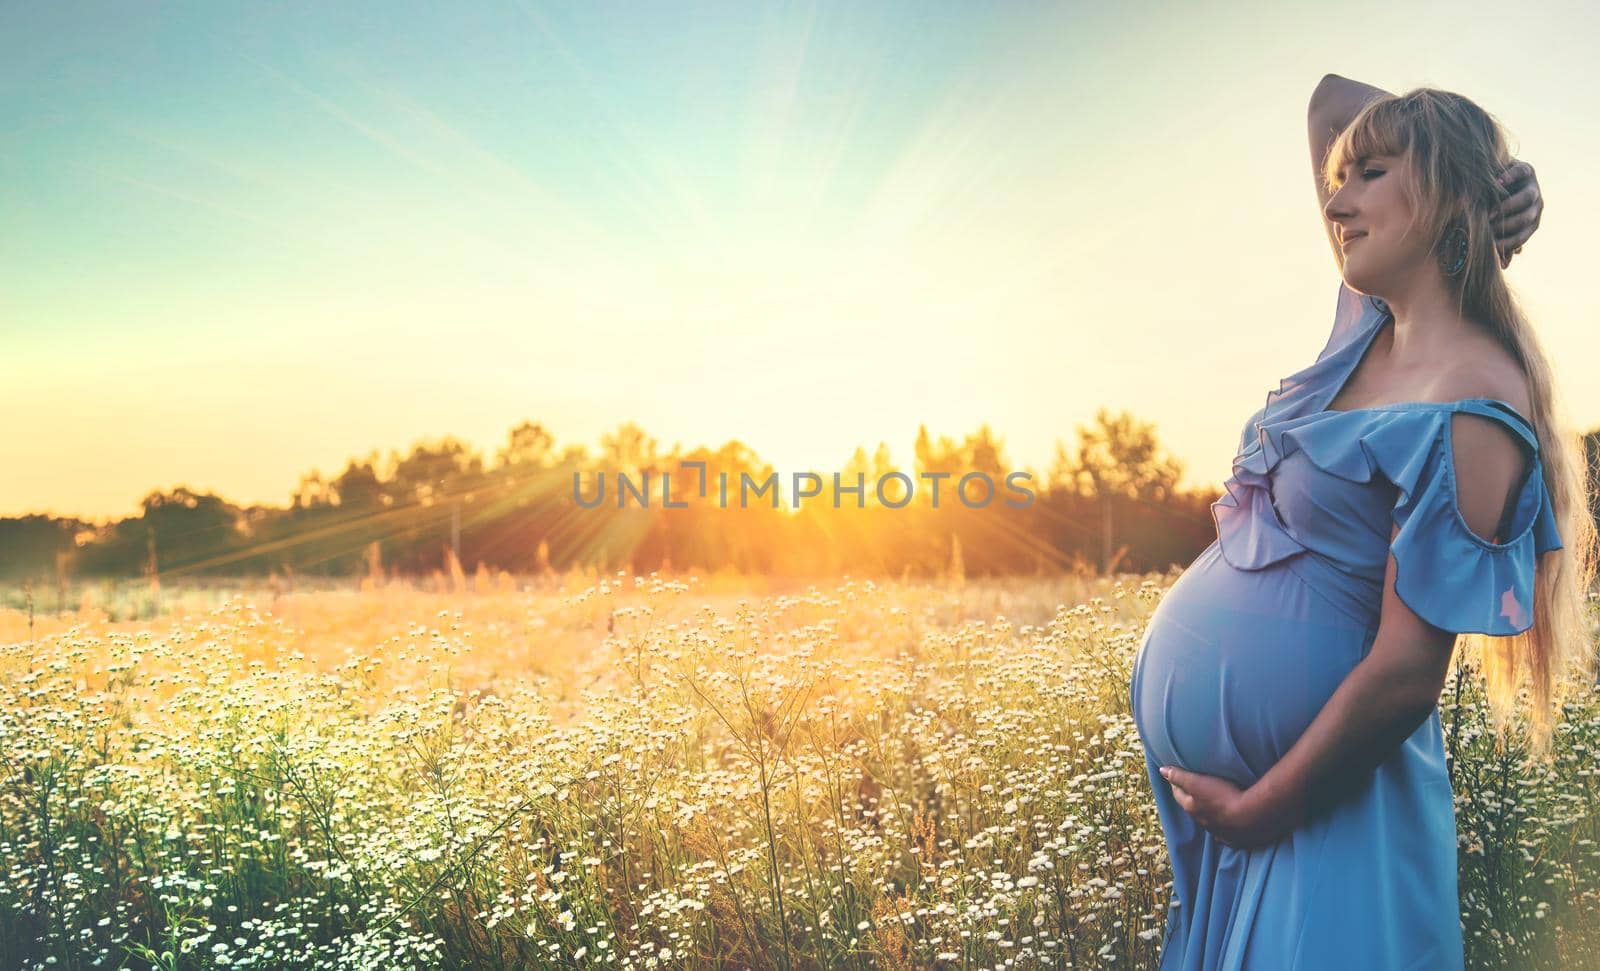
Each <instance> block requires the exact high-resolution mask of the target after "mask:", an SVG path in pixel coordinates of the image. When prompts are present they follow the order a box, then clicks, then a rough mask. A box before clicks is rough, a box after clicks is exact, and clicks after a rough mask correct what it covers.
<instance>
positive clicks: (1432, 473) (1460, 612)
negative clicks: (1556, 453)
mask: <svg viewBox="0 0 1600 971" xmlns="http://www.w3.org/2000/svg"><path fill="white" fill-rule="evenodd" d="M1470 410H1473V411H1475V412H1477V413H1480V414H1487V415H1489V416H1490V417H1499V418H1500V419H1501V421H1502V422H1503V423H1504V424H1506V425H1507V427H1508V428H1509V429H1511V430H1512V432H1513V433H1514V434H1517V435H1519V436H1520V437H1522V439H1523V440H1524V441H1525V442H1527V441H1530V440H1531V438H1532V435H1531V432H1529V431H1526V430H1525V429H1524V427H1523V426H1521V425H1520V424H1514V423H1513V421H1512V420H1511V419H1508V418H1506V417H1505V416H1504V412H1503V411H1500V410H1499V409H1497V408H1494V407H1493V406H1491V405H1490V404H1489V403H1482V404H1478V405H1475V406H1474V407H1473V408H1472V409H1470ZM1453 414H1454V412H1452V411H1441V412H1439V421H1438V422H1437V425H1436V426H1435V430H1434V433H1433V434H1432V436H1431V437H1430V439H1429V440H1428V441H1427V442H1425V443H1421V444H1419V445H1418V446H1417V447H1416V448H1415V450H1414V452H1413V453H1412V454H1409V455H1404V456H1388V457H1387V458H1388V461H1385V462H1384V463H1383V464H1384V465H1385V466H1387V467H1388V468H1389V469H1390V470H1391V472H1390V474H1391V478H1392V479H1394V481H1395V484H1396V485H1397V486H1398V487H1399V495H1398V499H1397V501H1396V503H1395V506H1394V510H1393V520H1394V524H1395V525H1396V526H1397V527H1398V532H1397V533H1395V535H1394V538H1393V540H1392V541H1391V542H1390V545H1389V549H1390V551H1391V552H1392V553H1393V554H1394V560H1395V583H1394V586H1395V594H1396V595H1397V596H1398V597H1399V598H1400V600H1401V601H1402V602H1404V603H1405V605H1406V606H1407V607H1410V608H1411V610H1412V612H1413V613H1415V614H1416V615H1417V616H1418V617H1420V618H1422V619H1423V620H1425V621H1427V622H1428V623H1430V624H1432V625H1433V626H1435V627H1438V628H1442V629H1443V630H1447V631H1450V632H1452V633H1457V634H1464V633H1478V634H1490V635H1493V636H1496V637H1506V636H1509V635H1512V634H1520V633H1522V632H1523V631H1525V630H1527V629H1528V628H1530V627H1532V626H1533V593H1534V573H1535V568H1536V566H1537V564H1538V559H1539V555H1540V554H1542V553H1545V552H1548V551H1549V550H1554V549H1560V548H1561V546H1562V543H1561V535H1560V531H1559V530H1558V528H1557V524H1556V519H1555V513H1554V510H1553V509H1552V506H1551V500H1550V495H1549V492H1548V490H1547V489H1546V487H1545V482H1544V472H1543V469H1542V468H1541V463H1540V461H1539V455H1538V451H1537V443H1536V442H1534V452H1533V456H1532V459H1531V461H1530V463H1529V469H1528V472H1527V475H1526V476H1525V477H1524V479H1523V480H1522V485H1521V488H1520V491H1519V493H1518V498H1517V502H1516V506H1515V508H1514V509H1513V511H1512V513H1511V517H1510V525H1509V527H1508V528H1507V530H1506V536H1507V537H1508V538H1507V539H1506V541H1505V542H1503V543H1494V542H1491V541H1489V540H1486V539H1484V538H1483V537H1481V536H1479V535H1478V534H1477V533H1474V532H1473V531H1472V529H1471V527H1469V526H1468V525H1467V522H1466V520H1465V519H1464V518H1462V515H1461V509H1460V506H1459V504H1458V503H1457V491H1456V477H1455V461H1454V456H1453V454H1452V450H1451V434H1450V429H1451V418H1452V416H1453Z"/></svg>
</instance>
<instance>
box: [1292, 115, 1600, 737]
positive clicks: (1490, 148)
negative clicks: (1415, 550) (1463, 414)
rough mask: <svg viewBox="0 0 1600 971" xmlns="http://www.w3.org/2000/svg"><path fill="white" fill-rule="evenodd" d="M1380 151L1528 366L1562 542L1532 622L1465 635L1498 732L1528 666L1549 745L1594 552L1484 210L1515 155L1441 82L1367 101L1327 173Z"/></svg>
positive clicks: (1484, 312)
mask: <svg viewBox="0 0 1600 971" xmlns="http://www.w3.org/2000/svg"><path fill="white" fill-rule="evenodd" d="M1377 155H1392V156H1397V157H1400V158H1402V159H1403V160H1404V161H1403V163H1402V164H1405V165H1408V166H1410V169H1411V173H1412V175H1413V176H1414V177H1413V178H1412V179H1411V180H1409V184H1407V186H1406V197H1407V199H1408V200H1409V201H1410V202H1411V211H1412V220H1413V222H1412V227H1413V228H1414V229H1420V230H1421V231H1422V233H1423V234H1424V236H1423V238H1424V239H1427V240H1429V241H1431V243H1432V244H1433V246H1434V248H1435V252H1438V247H1439V245H1440V243H1441V242H1442V241H1443V237H1444V235H1445V234H1446V233H1447V232H1448V231H1449V230H1450V229H1452V228H1454V227H1460V228H1461V229H1464V230H1465V231H1466V234H1467V261H1466V266H1465V267H1464V268H1463V269H1462V271H1461V272H1460V273H1459V274H1458V275H1456V276H1454V277H1451V276H1445V277H1444V279H1445V281H1446V285H1448V286H1453V287H1454V288H1455V292H1456V295H1457V300H1458V307H1459V310H1460V312H1461V314H1462V316H1463V317H1464V318H1469V319H1474V320H1479V321H1483V322H1484V323H1486V324H1487V325H1488V326H1489V328H1490V330H1491V331H1492V332H1493V333H1494V335H1495V337H1496V338H1497V339H1498V340H1499V341H1500V343H1501V344H1502V345H1504V346H1505V347H1506V349H1507V350H1508V351H1510V352H1511V353H1512V354H1513V355H1514V356H1515V358H1516V360H1517V362H1518V363H1519V364H1520V365H1521V367H1522V370H1523V373H1524V374H1525V375H1526V376H1527V381H1528V396H1529V398H1530V399H1531V401H1532V403H1533V414H1531V415H1529V416H1528V417H1529V418H1530V419H1531V420H1532V422H1533V426H1534V429H1535V431H1536V432H1537V434H1538V438H1539V450H1540V453H1541V454H1542V456H1543V467H1544V479H1545V486H1546V487H1547V488H1548V489H1549V491H1550V496H1551V499H1552V500H1553V504H1554V510H1553V511H1554V513H1555V517H1556V522H1557V523H1558V525H1559V527H1560V530H1561V538H1562V543H1563V544H1564V545H1563V548H1562V549H1559V550H1551V551H1550V552H1548V553H1545V554H1544V555H1543V557H1542V559H1541V561H1540V562H1539V563H1538V564H1537V570H1536V580H1535V590H1534V609H1533V617H1534V624H1533V626H1532V627H1531V628H1529V629H1528V630H1527V631H1525V632H1523V633H1521V634H1517V635H1513V636H1511V637H1488V636H1485V635H1481V634H1474V635H1471V637H1472V640H1471V641H1469V643H1472V644H1475V645H1476V646H1478V647H1479V648H1480V654H1481V657H1482V663H1483V672H1484V682H1485V688H1486V691H1487V694H1488V699H1489V706H1490V709H1491V711H1492V713H1493V714H1494V716H1495V722H1496V726H1497V735H1498V738H1499V741H1500V742H1501V743H1502V744H1503V743H1504V729H1505V727H1506V724H1507V722H1508V721H1509V716H1510V715H1511V714H1512V712H1513V710H1514V709H1515V706H1516V700H1517V691H1518V681H1519V675H1522V674H1524V673H1525V674H1526V675H1527V677H1528V680H1529V681H1530V682H1531V687H1532V691H1533V710H1532V713H1531V724H1532V729H1533V731H1532V732H1531V735H1530V738H1529V741H1530V743H1531V750H1532V752H1533V753H1534V754H1536V755H1541V756H1547V755H1548V754H1549V746H1550V736H1551V734H1552V732H1553V729H1554V726H1553V724H1552V718H1551V710H1552V708H1553V706H1554V705H1555V704H1558V703H1559V700H1560V697H1561V694H1562V693H1563V692H1562V688H1563V686H1564V685H1565V683H1566V678H1567V676H1568V674H1569V673H1580V674H1581V675H1582V676H1583V677H1586V678H1589V677H1592V671H1591V665H1593V664H1594V662H1595V651H1594V644H1593V640H1592V628H1591V624H1590V620H1589V613H1588V609H1587V607H1588V591H1589V586H1590V583H1591V582H1592V581H1593V579H1594V574H1595V560H1596V552H1597V551H1596V545H1595V544H1596V536H1595V524H1594V520H1593V518H1592V514H1591V512H1590V501H1591V500H1590V495H1591V492H1592V491H1593V479H1592V475H1591V472H1590V470H1589V463H1588V460H1587V454H1586V451H1585V449H1584V447H1583V444H1582V439H1581V437H1580V436H1578V435H1577V434H1575V433H1573V432H1572V431H1570V430H1569V429H1568V428H1567V427H1566V425H1565V422H1564V420H1562V419H1561V418H1559V417H1558V412H1557V408H1556V403H1557V398H1556V395H1555V388H1554V386H1553V381H1552V376H1551V373H1550V363H1549V359H1548V358H1547V357H1546V356H1545V353H1544V349H1543V348H1542V347H1541V346H1540V343H1539V339H1538V337H1537V335H1535V334H1534V332H1533V328H1532V326H1531V325H1529V323H1528V320H1527V318H1526V317H1525V316H1524V315H1523V313H1522V310H1521V308H1520V307H1519V306H1518V305H1517V301H1516V300H1515V299H1513V297H1512V294H1511V291H1510V289H1509V288H1508V286H1507V285H1506V279H1505V274H1504V273H1503V272H1502V270H1501V268H1500V260H1499V256H1498V254H1497V253H1496V251H1495V246H1494V232H1493V230H1492V229H1491V227H1490V225H1489V219H1490V214H1491V212H1492V210H1493V209H1494V207H1495V206H1497V205H1499V204H1500V203H1501V202H1503V201H1504V200H1505V198H1506V197H1507V195H1508V194H1509V193H1508V192H1507V190H1506V189H1504V188H1503V187H1501V185H1500V183H1499V181H1498V179H1499V176H1500V175H1501V173H1502V172H1504V171H1505V169H1506V167H1507V166H1509V165H1510V164H1511V163H1512V161H1513V160H1512V157H1511V153H1510V152H1509V151H1508V150H1507V147H1506V138H1505V133H1504V131H1503V130H1502V128H1501V126H1500V124H1499V122H1498V121H1496V120H1495V119H1494V118H1493V117H1491V116H1490V115H1489V114H1488V113H1487V112H1486V111H1484V110H1483V109H1482V108H1480V107H1478V105H1477V104H1475V103H1473V102H1472V101H1471V100H1469V99H1467V98H1464V97H1462V96H1461V95H1459V94H1454V93H1452V92H1449V91H1441V90H1439V89H1437V88H1415V89H1413V90H1411V91H1408V92H1406V93H1405V94H1402V95H1389V96H1386V97H1380V98H1376V99H1374V100H1372V101H1369V102H1367V103H1366V104H1365V105H1364V106H1362V108H1361V110H1360V111H1359V112H1358V113H1357V114H1356V116H1355V118H1354V119H1352V120H1351V122H1350V124H1349V125H1348V126H1346V128H1345V130H1344V131H1343V132H1341V133H1340V134H1339V136H1338V137H1337V138H1336V139H1335V140H1334V143H1333V145H1332V146H1330V148H1329V150H1328V157H1327V161H1326V162H1325V167H1324V169H1323V173H1322V174H1323V179H1324V181H1325V182H1326V183H1327V184H1328V185H1329V186H1330V187H1337V186H1338V184H1339V176H1340V173H1341V172H1342V171H1343V170H1344V167H1345V166H1346V165H1347V164H1349V163H1350V162H1352V161H1354V160H1356V159H1361V158H1370V157H1372V156H1377ZM1452 255H1453V252H1452ZM1558 420H1562V424H1561V425H1560V426H1558V425H1557V421H1558Z"/></svg>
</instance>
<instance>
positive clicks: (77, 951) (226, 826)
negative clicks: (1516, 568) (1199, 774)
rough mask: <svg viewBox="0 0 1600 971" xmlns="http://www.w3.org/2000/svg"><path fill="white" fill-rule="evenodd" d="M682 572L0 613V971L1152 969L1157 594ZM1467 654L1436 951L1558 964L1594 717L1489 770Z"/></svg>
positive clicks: (1582, 867)
mask: <svg viewBox="0 0 1600 971" xmlns="http://www.w3.org/2000/svg"><path fill="white" fill-rule="evenodd" d="M708 586H710V585H698V584H684V583H679V582H674V581H667V580H662V579H659V578H653V577H652V578H643V579H640V578H623V579H621V580H618V579H615V578H605V579H596V580H594V581H592V582H587V583H583V584H578V585H572V584H571V582H570V578H569V581H568V586H567V587H565V588H563V587H561V586H559V585H555V586H550V587H547V588H540V589H518V588H517V586H516V585H515V584H514V583H508V582H506V581H505V578H498V579H493V580H491V579H490V578H486V577H483V576H476V577H471V578H468V577H467V576H466V575H465V574H464V573H462V572H460V571H452V573H451V575H450V576H449V577H448V578H447V579H446V578H441V581H440V583H439V584H438V587H439V588H438V589H436V590H417V589H408V588H404V587H400V586H397V585H394V584H384V583H382V582H381V580H378V581H373V580H370V579H369V581H368V583H367V584H366V586H365V588H364V589H363V590H362V591H361V592H359V593H358V592H339V591H313V592H288V593H283V594H282V595H280V596H277V597H276V598H275V599H274V603H273V606H272V607H271V608H270V609H267V608H264V607H260V606H257V605H255V603H253V602H252V600H250V599H248V598H243V597H238V596H232V597H228V598H225V599H223V600H222V601H221V603H220V604H217V605H215V606H207V607H206V608H205V609H203V610H199V611H197V612H193V613H189V614H182V613H179V612H176V611H174V612H169V613H161V614H157V615H156V616H148V615H145V614H143V613H139V612H134V613H125V614H122V616H123V617H126V618H128V619H123V620H117V619H113V618H112V616H111V615H110V612H109V611H106V612H102V613H96V614H89V613H87V612H85V613H82V614H79V615H75V616H68V617H66V618H54V617H41V618H37V619H36V626H35V628H34V629H33V631H32V633H31V635H30V634H29V633H28V632H27V630H26V629H25V627H24V625H23V621H22V620H21V619H20V617H19V616H3V617H0V641H4V642H5V644H4V646H3V647H0V966H3V967H7V968H10V967H19V968H34V967H38V968H43V967H51V968H88V967H115V966H137V967H161V968H201V967H240V966H244V967H272V968H337V967H363V968H365V967H383V968H390V967H394V968H407V967H450V968H454V967H483V968H514V967H541V968H544V967H556V968H559V967H579V966H591V965H614V966H619V967H631V968H653V967H773V968H817V967H828V968H836V967H842V968H877V967H890V968H893V967H908V968H909V967H918V968H921V967H950V968H956V967H961V968H971V967H997V966H1049V967H1105V966H1120V967H1133V968H1143V967H1151V966H1153V965H1154V963H1155V960H1156V956H1157V954H1158V951H1159V946H1160V942H1161V931H1162V925H1163V921H1164V918H1165V914H1166V901H1167V896H1168V893H1169V891H1170V887H1171V885H1170V872H1169V870H1168V867H1167V863H1166V859H1165V848H1164V845H1163V842H1162V835H1161V829H1160V826H1159V823H1158V821H1157V819H1156V816H1155V812H1154V806H1153V804H1152V802H1151V800H1150V796H1149V792H1148V784H1147V782H1146V781H1145V780H1146V776H1145V768H1144V763H1143V759H1142V754H1141V752H1142V750H1141V748H1140V746H1139V741H1138V737H1137V734H1136V733H1135V731H1134V728H1133V724H1132V720H1131V718H1130V715H1129V712H1128V711H1127V701H1126V699H1127V684H1128V674H1129V670H1130V667H1131V662H1132V657H1133V653H1134V650H1135V648H1136V647H1137V645H1138V641H1139V635H1140V633H1141V631H1142V629H1143V623H1144V621H1145V619H1146V618H1147V617H1148V615H1149V612H1150V610H1151V609H1152V608H1153V606H1154V605H1155V603H1156V602H1157V601H1158V600H1159V597H1160V595H1161V590H1162V589H1163V587H1162V583H1161V582H1160V581H1159V580H1158V579H1157V578H1146V579H1145V580H1144V581H1143V582H1135V581H1129V582H1124V583H1115V584H1106V585H1105V586H1103V587H1100V588H1094V587H1086V586H1084V585H1083V581H1081V580H1073V579H1067V580H1062V581H1045V580H1035V581H1017V582H1014V583H1009V584H985V583H980V582H973V581H971V580H968V581H967V582H966V583H964V584H962V585H960V586H959V587H951V586H942V585H913V584H892V585H879V584H874V583H870V582H862V581H845V582H843V583H841V584H839V585H837V586H836V587H833V588H831V589H828V590H820V589H817V588H816V587H811V588H807V589H803V590H794V591H770V592H766V593H751V594H741V593H740V592H739V591H738V590H737V589H736V588H734V587H732V586H731V585H727V586H721V587H717V588H716V589H707V587H708ZM163 595H164V597H165V596H170V597H171V598H172V600H173V602H174V603H179V604H182V603H184V602H185V601H184V600H183V597H182V595H181V591H177V590H167V591H164V592H163ZM1069 603H1070V604H1075V605H1074V606H1070V607H1069V606H1065V605H1066V604H1069ZM1470 660H1471V659H1470V658H1465V657H1464V659H1463V667H1462V669H1461V670H1458V671H1457V672H1456V673H1454V674H1453V675H1452V680H1451V682H1450V684H1449V685H1447V688H1446V692H1445V698H1444V700H1443V704H1442V713H1443V715H1444V724H1445V727H1446V732H1447V739H1448V740H1449V743H1450V745H1451V747H1452V752H1453V763H1452V771H1453V773H1454V775H1455V781H1456V790H1457V808H1458V817H1459V818H1458V821H1459V823H1460V831H1461V835H1462V843H1461V858H1460V859H1461V877H1462V883H1461V885H1462V890H1463V912H1462V915H1463V921H1464V926H1465V927H1466V930H1467V936H1468V942H1469V951H1470V952H1471V956H1472V961H1471V966H1473V967H1506V966H1511V967H1528V968H1558V967H1560V968H1573V967H1585V966H1586V965H1585V964H1584V963H1583V961H1584V960H1589V959H1586V958H1584V957H1583V955H1590V954H1594V953H1596V950H1597V949H1600V930H1597V925H1600V919H1597V918H1600V847H1597V842H1596V841H1597V840H1600V832H1597V830H1600V800H1597V797H1596V785H1597V780H1596V776H1595V769H1594V767H1593V766H1594V759H1593V756H1594V752H1595V748H1596V745H1597V744H1600V701H1597V699H1596V698H1595V697H1594V695H1593V694H1592V693H1587V694H1583V695H1580V696H1579V697H1577V698H1576V699H1575V700H1574V701H1573V702H1572V703H1571V705H1570V706H1569V708H1568V709H1567V712H1566V717H1565V719H1564V720H1563V722H1562V725H1561V729H1560V733H1559V734H1558V736H1557V740H1556V753H1557V760H1556V762H1555V765H1554V767H1553V769H1551V770H1548V771H1545V770H1539V771H1535V770H1532V769H1527V768H1523V767H1521V766H1520V764H1519V760H1518V759H1517V754H1518V753H1517V751H1516V749H1515V748H1513V749H1511V750H1510V751H1509V752H1506V753H1497V752H1496V751H1495V747H1494V739H1493V736H1492V733H1491V732H1490V730H1489V722H1488V721H1487V718H1488V714H1487V708H1486V707H1485V704H1484V700H1483V698H1482V696H1481V694H1480V693H1479V692H1478V691H1477V690H1476V682H1475V681H1474V680H1473V679H1472V678H1471V677H1470V676H1467V675H1470V673H1471V672H1470V670H1468V668H1467V667H1466V665H1469V664H1470ZM1591 691H1592V689H1591ZM1519 962H1521V963H1519ZM1587 966H1594V965H1592V964H1591V965H1587Z"/></svg>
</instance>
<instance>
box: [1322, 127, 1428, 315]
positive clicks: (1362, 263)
mask: <svg viewBox="0 0 1600 971" xmlns="http://www.w3.org/2000/svg"><path fill="white" fill-rule="evenodd" d="M1343 177H1344V181H1343V182H1342V183H1341V184H1340V186H1339V189H1338V191H1336V192H1334V194H1333V196H1332V197H1331V198H1329V199H1328V205H1327V208H1326V209H1325V210H1324V212H1325V214H1326V215H1327V217H1328V218H1329V219H1330V220H1332V221H1333V222H1334V224H1335V226H1336V229H1337V230H1338V234H1339V236H1340V239H1341V240H1342V245H1341V249H1342V251H1343V253H1344V280H1345V283H1347V284H1349V285H1350V286H1351V287H1352V288H1354V289H1356V290H1359V291H1361V292H1362V293H1366V294H1371V295H1373V296H1377V297H1382V296H1384V295H1385V294H1392V293H1395V292H1398V291H1401V290H1404V289H1405V287H1404V285H1403V281H1405V280H1408V279H1411V278H1412V276H1413V275H1414V274H1415V273H1417V272H1418V271H1419V270H1421V269H1423V268H1425V267H1426V266H1427V261H1428V260H1429V258H1430V253H1431V247H1430V246H1428V245H1426V244H1425V241H1424V240H1422V239H1421V238H1420V236H1419V234H1418V233H1417V232H1416V229H1415V227H1412V226H1411V225H1410V223H1411V219H1412V211H1411V204H1410V202H1408V201H1407V199H1406V192H1405V190H1406V188H1407V186H1406V182H1407V180H1409V179H1410V177H1411V173H1410V168H1409V166H1407V165H1405V164H1404V160H1403V159H1401V158H1399V157H1398V156H1393V155H1378V156H1374V157H1372V158H1366V159H1357V160H1356V161H1354V162H1351V163H1350V164H1349V165H1348V166H1346V167H1345V170H1344V173H1343Z"/></svg>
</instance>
